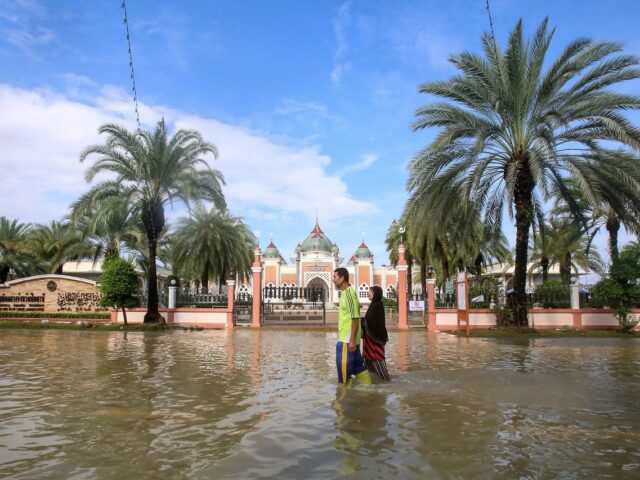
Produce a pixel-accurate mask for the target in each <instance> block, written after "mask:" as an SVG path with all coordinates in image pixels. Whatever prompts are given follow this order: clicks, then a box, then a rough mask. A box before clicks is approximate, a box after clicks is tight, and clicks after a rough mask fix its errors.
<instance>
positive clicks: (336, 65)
mask: <svg viewBox="0 0 640 480" xmlns="http://www.w3.org/2000/svg"><path fill="white" fill-rule="evenodd" d="M350 14H351V2H346V3H343V4H342V5H341V6H340V8H339V9H338V14H337V15H336V17H335V18H334V19H333V33H334V35H335V38H336V50H335V53H334V55H333V69H332V71H331V83H332V84H333V85H334V86H340V84H341V83H342V77H343V75H344V74H345V72H346V71H347V70H349V68H350V67H351V63H350V62H348V61H346V60H345V55H346V52H347V50H348V48H349V42H348V41H347V33H346V29H347V26H348V24H349V22H350V16H351V15H350Z"/></svg>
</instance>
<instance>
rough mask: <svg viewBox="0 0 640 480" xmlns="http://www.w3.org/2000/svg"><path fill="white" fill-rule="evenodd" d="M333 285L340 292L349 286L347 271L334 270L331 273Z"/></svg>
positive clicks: (343, 269)
mask: <svg viewBox="0 0 640 480" xmlns="http://www.w3.org/2000/svg"><path fill="white" fill-rule="evenodd" d="M333 284H334V285H335V286H336V287H337V288H339V289H340V290H344V289H345V288H347V287H348V286H349V271H348V270H347V269H346V268H344V267H340V268H336V269H335V270H334V271H333Z"/></svg>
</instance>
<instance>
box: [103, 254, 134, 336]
mask: <svg viewBox="0 0 640 480" xmlns="http://www.w3.org/2000/svg"><path fill="white" fill-rule="evenodd" d="M100 290H102V298H101V299H100V305H102V306H103V307H113V308H116V309H118V308H120V309H122V314H123V316H124V324H125V325H127V312H126V310H125V308H133V307H137V306H138V305H139V302H138V299H137V298H136V294H137V293H138V274H137V273H136V270H135V268H133V265H132V264H131V262H127V261H126V260H123V259H122V258H118V257H116V258H112V259H109V260H108V261H107V262H105V263H104V265H103V269H102V277H101V282H100Z"/></svg>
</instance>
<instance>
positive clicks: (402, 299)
mask: <svg viewBox="0 0 640 480" xmlns="http://www.w3.org/2000/svg"><path fill="white" fill-rule="evenodd" d="M404 252H405V248H404V244H403V243H401V244H400V245H399V246H398V267H397V268H398V328H401V329H408V328H409V322H408V321H407V269H408V268H409V267H408V266H407V260H406V259H405V257H404Z"/></svg>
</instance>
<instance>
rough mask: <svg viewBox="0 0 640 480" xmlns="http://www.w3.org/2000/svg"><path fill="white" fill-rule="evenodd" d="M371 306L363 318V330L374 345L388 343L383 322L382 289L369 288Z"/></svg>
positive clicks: (376, 287) (375, 286)
mask: <svg viewBox="0 0 640 480" xmlns="http://www.w3.org/2000/svg"><path fill="white" fill-rule="evenodd" d="M371 296H372V299H371V304H369V309H368V310H367V313H366V314H365V316H364V328H365V331H366V333H367V336H368V337H369V338H370V339H371V340H372V341H374V342H375V343H380V344H384V343H387V342H388V341H389V335H388V334H387V327H386V326H385V322H384V305H383V304H382V288H380V287H379V286H377V285H374V286H372V287H371Z"/></svg>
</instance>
